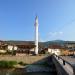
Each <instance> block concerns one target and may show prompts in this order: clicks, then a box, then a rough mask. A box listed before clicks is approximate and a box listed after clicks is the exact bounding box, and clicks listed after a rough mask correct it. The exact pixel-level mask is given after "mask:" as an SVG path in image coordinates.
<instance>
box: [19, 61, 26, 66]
mask: <svg viewBox="0 0 75 75" xmlns="http://www.w3.org/2000/svg"><path fill="white" fill-rule="evenodd" d="M18 64H20V65H22V66H25V65H27V64H26V63H24V62H22V61H20V62H19V63H18Z"/></svg>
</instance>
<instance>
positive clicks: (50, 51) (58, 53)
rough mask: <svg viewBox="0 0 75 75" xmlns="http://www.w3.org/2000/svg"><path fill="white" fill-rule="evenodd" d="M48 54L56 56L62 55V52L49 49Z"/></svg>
mask: <svg viewBox="0 0 75 75" xmlns="http://www.w3.org/2000/svg"><path fill="white" fill-rule="evenodd" d="M48 52H49V53H52V54H53V53H54V54H56V55H61V50H60V49H50V48H48Z"/></svg>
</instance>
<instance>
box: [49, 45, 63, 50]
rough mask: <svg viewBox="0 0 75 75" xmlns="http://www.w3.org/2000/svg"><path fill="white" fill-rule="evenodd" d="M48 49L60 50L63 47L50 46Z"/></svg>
mask: <svg viewBox="0 0 75 75" xmlns="http://www.w3.org/2000/svg"><path fill="white" fill-rule="evenodd" d="M49 48H51V49H62V48H63V47H62V46H60V45H50V46H49Z"/></svg>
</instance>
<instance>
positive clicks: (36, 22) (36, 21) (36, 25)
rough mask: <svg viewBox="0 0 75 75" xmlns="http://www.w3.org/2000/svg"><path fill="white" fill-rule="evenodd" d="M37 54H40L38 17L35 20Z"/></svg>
mask: <svg viewBox="0 0 75 75" xmlns="http://www.w3.org/2000/svg"><path fill="white" fill-rule="evenodd" d="M35 46H36V47H35V54H36V55H37V54H38V17H37V16H36V18H35Z"/></svg>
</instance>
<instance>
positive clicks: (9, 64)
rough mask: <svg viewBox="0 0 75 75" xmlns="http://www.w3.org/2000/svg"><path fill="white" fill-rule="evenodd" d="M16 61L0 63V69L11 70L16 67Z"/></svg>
mask: <svg viewBox="0 0 75 75" xmlns="http://www.w3.org/2000/svg"><path fill="white" fill-rule="evenodd" d="M16 64H17V62H16V61H4V60H2V61H0V68H13V67H14V65H16Z"/></svg>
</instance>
